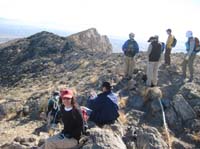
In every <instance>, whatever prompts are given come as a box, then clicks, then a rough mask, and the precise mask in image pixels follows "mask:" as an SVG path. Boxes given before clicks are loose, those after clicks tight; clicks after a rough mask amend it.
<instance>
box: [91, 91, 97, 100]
mask: <svg viewBox="0 0 200 149" xmlns="http://www.w3.org/2000/svg"><path fill="white" fill-rule="evenodd" d="M96 97H97V94H96V92H95V91H94V90H91V91H90V99H95V98H96Z"/></svg>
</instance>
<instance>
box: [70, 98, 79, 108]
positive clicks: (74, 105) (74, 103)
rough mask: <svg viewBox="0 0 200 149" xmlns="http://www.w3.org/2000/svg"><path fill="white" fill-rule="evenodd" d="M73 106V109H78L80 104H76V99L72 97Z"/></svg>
mask: <svg viewBox="0 0 200 149" xmlns="http://www.w3.org/2000/svg"><path fill="white" fill-rule="evenodd" d="M71 105H72V107H73V109H77V107H78V103H77V102H76V99H75V98H74V97H72V99H71Z"/></svg>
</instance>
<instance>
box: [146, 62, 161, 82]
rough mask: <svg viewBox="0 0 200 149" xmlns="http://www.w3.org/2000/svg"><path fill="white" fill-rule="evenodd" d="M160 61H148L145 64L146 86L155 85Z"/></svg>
mask: <svg viewBox="0 0 200 149" xmlns="http://www.w3.org/2000/svg"><path fill="white" fill-rule="evenodd" d="M159 63H160V62H148V64H147V82H146V84H147V85H148V86H151V85H152V84H153V85H157V81H158V68H159Z"/></svg>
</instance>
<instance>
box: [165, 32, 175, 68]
mask: <svg viewBox="0 0 200 149" xmlns="http://www.w3.org/2000/svg"><path fill="white" fill-rule="evenodd" d="M166 32H167V34H168V38H167V42H166V51H165V65H170V64H171V58H170V55H171V50H172V44H173V41H174V38H175V37H174V36H173V35H172V30H171V29H167V30H166Z"/></svg>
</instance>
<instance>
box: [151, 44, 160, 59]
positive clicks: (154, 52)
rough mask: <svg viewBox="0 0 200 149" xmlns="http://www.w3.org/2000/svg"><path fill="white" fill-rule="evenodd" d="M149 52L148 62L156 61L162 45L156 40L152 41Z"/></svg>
mask: <svg viewBox="0 0 200 149" xmlns="http://www.w3.org/2000/svg"><path fill="white" fill-rule="evenodd" d="M151 45H152V49H151V53H150V54H149V61H150V62H158V61H159V59H160V56H161V53H162V45H161V44H160V43H158V42H152V43H151Z"/></svg>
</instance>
